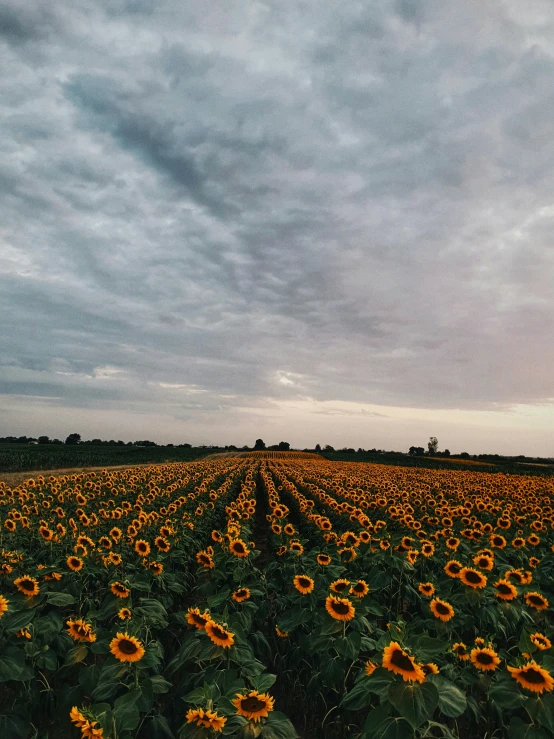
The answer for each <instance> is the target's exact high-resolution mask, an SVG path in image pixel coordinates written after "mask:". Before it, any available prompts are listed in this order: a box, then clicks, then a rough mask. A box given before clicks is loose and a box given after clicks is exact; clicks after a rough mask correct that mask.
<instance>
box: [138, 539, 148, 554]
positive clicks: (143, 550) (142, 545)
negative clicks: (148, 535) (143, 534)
mask: <svg viewBox="0 0 554 739" xmlns="http://www.w3.org/2000/svg"><path fill="white" fill-rule="evenodd" d="M135 552H136V553H137V554H140V556H141V557H147V556H148V555H149V554H150V544H149V543H148V542H147V541H144V539H138V541H136V542H135Z"/></svg>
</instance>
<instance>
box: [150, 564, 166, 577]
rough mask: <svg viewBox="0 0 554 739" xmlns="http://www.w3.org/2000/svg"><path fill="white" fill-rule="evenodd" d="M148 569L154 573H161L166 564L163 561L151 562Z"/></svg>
mask: <svg viewBox="0 0 554 739" xmlns="http://www.w3.org/2000/svg"><path fill="white" fill-rule="evenodd" d="M148 569H149V570H150V572H151V573H152V574H153V575H156V576H158V575H161V574H162V572H163V571H164V566H163V564H162V563H161V562H150V563H149V564H148Z"/></svg>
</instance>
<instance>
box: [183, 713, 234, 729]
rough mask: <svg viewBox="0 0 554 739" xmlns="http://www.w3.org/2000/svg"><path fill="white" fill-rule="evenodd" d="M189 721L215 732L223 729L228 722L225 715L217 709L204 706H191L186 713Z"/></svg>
mask: <svg viewBox="0 0 554 739" xmlns="http://www.w3.org/2000/svg"><path fill="white" fill-rule="evenodd" d="M186 719H187V723H189V724H192V723H194V722H196V725H197V726H201V727H202V728H203V729H213V730H214V731H215V732H220V731H223V727H224V726H225V724H226V723H227V719H226V718H225V716H220V715H219V714H218V713H217V711H210V710H208V709H204V708H190V709H189V710H188V711H187V715H186Z"/></svg>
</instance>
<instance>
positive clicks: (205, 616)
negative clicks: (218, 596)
mask: <svg viewBox="0 0 554 739" xmlns="http://www.w3.org/2000/svg"><path fill="white" fill-rule="evenodd" d="M210 618H211V616H210V612H209V611H204V613H200V609H199V608H189V609H188V611H187V623H189V624H190V625H191V626H196V628H197V629H199V630H200V631H203V629H204V627H205V626H206V624H207V623H208V621H209V620H210Z"/></svg>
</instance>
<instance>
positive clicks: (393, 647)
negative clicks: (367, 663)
mask: <svg viewBox="0 0 554 739" xmlns="http://www.w3.org/2000/svg"><path fill="white" fill-rule="evenodd" d="M382 665H383V667H385V668H386V669H387V670H389V672H394V673H395V675H402V679H403V680H405V681H406V682H408V681H412V682H418V683H422V682H424V681H425V673H424V672H423V668H422V667H421V665H419V664H417V663H416V662H415V660H414V658H413V657H410V655H409V654H407V653H406V652H405V651H404V650H403V649H402V647H401V646H400V644H397V642H394V641H393V642H391V643H390V644H389V646H388V647H385V649H384V650H383V663H382Z"/></svg>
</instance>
